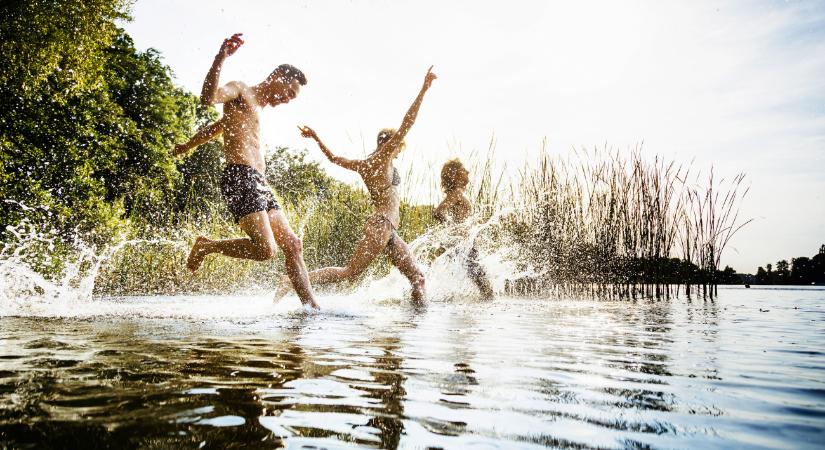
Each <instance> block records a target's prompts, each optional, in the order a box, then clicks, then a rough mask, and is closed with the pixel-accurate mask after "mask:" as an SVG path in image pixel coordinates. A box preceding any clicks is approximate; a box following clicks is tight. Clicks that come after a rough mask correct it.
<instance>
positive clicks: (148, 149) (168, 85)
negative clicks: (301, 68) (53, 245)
mask: <svg viewBox="0 0 825 450" xmlns="http://www.w3.org/2000/svg"><path fill="white" fill-rule="evenodd" d="M126 6H127V4H126V3H125V2H124V1H119V0H91V1H80V0H66V1H61V2H46V1H37V2H34V1H32V2H26V1H11V2H4V3H3V4H2V5H1V6H0V14H2V17H3V19H2V20H0V36H1V37H2V39H0V58H2V59H0V133H2V134H0V197H2V198H4V199H10V200H13V201H16V202H19V203H15V202H3V203H1V204H0V225H2V227H0V233H4V232H5V228H6V227H5V225H9V224H14V223H17V222H18V221H19V220H21V219H22V217H23V216H24V214H25V208H24V207H22V206H21V204H23V205H28V206H36V207H38V208H40V209H41V210H44V211H47V212H48V215H49V217H50V219H51V220H50V221H51V223H52V225H53V226H55V227H56V228H58V230H59V231H61V232H63V233H64V234H65V235H68V236H70V235H73V234H74V232H75V230H79V231H81V232H94V234H95V235H100V236H101V238H105V237H106V236H108V235H110V234H111V232H112V231H113V230H114V229H116V228H117V227H119V226H122V225H123V223H124V221H123V219H124V218H125V217H126V216H127V215H128V216H130V217H132V218H138V219H141V220H145V221H147V222H151V223H158V222H160V221H162V218H164V217H167V216H168V212H169V211H170V210H171V206H173V205H174V204H175V202H173V201H171V200H172V199H173V198H174V195H176V194H175V190H176V186H177V184H178V183H179V175H178V173H177V171H176V170H175V164H174V160H173V159H172V158H171V156H170V155H169V149H170V148H171V147H172V144H173V143H174V142H175V141H176V140H179V139H181V138H182V137H183V135H184V134H189V132H190V131H191V129H192V126H193V123H194V120H195V107H196V104H197V99H196V98H195V97H194V96H193V95H191V94H186V93H184V92H183V91H181V90H180V89H178V88H176V87H175V86H174V85H173V83H172V79H171V75H170V71H169V69H168V68H167V67H166V66H164V65H163V64H162V63H161V62H160V58H159V56H158V54H157V52H155V51H154V50H148V51H146V52H138V51H137V50H136V49H135V47H134V44H133V42H132V40H131V38H130V37H129V36H128V35H127V34H126V33H125V32H124V31H123V30H121V29H119V28H118V27H117V26H116V24H115V20H117V19H122V18H126V17H127V10H126Z"/></svg>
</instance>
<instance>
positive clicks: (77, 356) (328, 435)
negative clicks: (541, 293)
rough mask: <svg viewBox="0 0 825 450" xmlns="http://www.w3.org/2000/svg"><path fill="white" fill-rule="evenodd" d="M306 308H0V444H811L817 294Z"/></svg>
mask: <svg viewBox="0 0 825 450" xmlns="http://www.w3.org/2000/svg"><path fill="white" fill-rule="evenodd" d="M323 305H324V306H325V307H326V312H324V313H322V314H306V313H303V312H301V311H297V312H296V311H289V307H293V308H294V307H295V305H294V304H293V305H287V306H284V307H282V305H279V306H278V307H277V308H275V309H273V307H272V306H271V305H270V304H269V301H268V300H267V299H266V298H263V297H261V298H258V297H233V298H226V297H223V298H222V297H167V298H159V297H155V298H127V299H101V300H97V301H88V302H85V303H82V302H81V303H77V304H74V305H71V306H65V305H64V306H63V307H61V308H58V307H57V306H54V305H52V306H50V307H49V311H50V314H48V315H49V316H51V317H42V315H43V314H40V312H42V310H39V309H37V308H33V309H27V310H18V311H12V312H9V311H4V312H3V317H0V448H5V447H10V448H21V447H23V448H25V447H30V448H92V447H107V446H108V447H113V448H228V447H232V448H236V447H244V448H246V447H251V448H280V447H284V446H286V447H290V448H353V447H367V448H427V447H442V448H466V447H482V448H508V449H509V448H544V447H546V446H557V447H574V448H580V447H604V448H626V447H631V448H640V447H655V448H709V447H710V448H730V447H756V448H759V447H765V448H776V447H779V448H800V447H801V448H805V447H809V448H815V447H817V446H821V443H822V442H825V431H824V427H825V381H823V380H825V358H823V352H825V326H823V324H825V290H821V289H820V290H816V289H801V290H783V289H750V290H744V289H720V298H719V299H718V300H717V301H715V302H709V301H701V300H700V301H696V300H694V301H692V302H690V301H686V300H671V301H637V302H595V301H594V302H586V301H550V300H547V301H541V300H518V299H498V300H495V301H494V302H492V303H478V302H467V303H461V302H451V303H432V304H430V305H429V306H428V307H427V308H426V309H425V310H413V309H411V308H409V307H407V306H405V305H404V304H399V303H392V302H365V301H359V300H357V299H354V298H345V297H333V298H329V299H327V301H326V302H324V303H323ZM31 311H38V314H35V315H34V316H33V315H31V314H30V312H31ZM10 314H13V315H10Z"/></svg>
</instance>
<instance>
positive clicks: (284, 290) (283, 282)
mask: <svg viewBox="0 0 825 450" xmlns="http://www.w3.org/2000/svg"><path fill="white" fill-rule="evenodd" d="M291 290H292V282H291V281H289V277H288V276H286V275H281V279H280V280H278V287H277V289H275V297H274V298H273V299H272V303H278V302H279V301H281V299H282V298H284V297H286V294H289V291H291ZM313 306H314V307H315V308H316V309H317V308H318V305H313Z"/></svg>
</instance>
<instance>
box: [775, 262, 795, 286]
mask: <svg viewBox="0 0 825 450" xmlns="http://www.w3.org/2000/svg"><path fill="white" fill-rule="evenodd" d="M774 277H775V281H774V282H775V283H776V284H788V283H790V281H791V271H790V265H789V264H788V261H787V260H785V259H783V260H781V261H779V262H777V263H776V273H775V274H774Z"/></svg>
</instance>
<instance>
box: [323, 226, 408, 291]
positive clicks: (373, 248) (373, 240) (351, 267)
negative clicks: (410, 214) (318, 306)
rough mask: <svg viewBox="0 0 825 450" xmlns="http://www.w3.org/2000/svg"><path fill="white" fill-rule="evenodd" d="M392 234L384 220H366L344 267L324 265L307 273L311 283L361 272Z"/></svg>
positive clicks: (339, 278)
mask: <svg viewBox="0 0 825 450" xmlns="http://www.w3.org/2000/svg"><path fill="white" fill-rule="evenodd" d="M390 236H392V226H391V225H390V223H389V222H387V221H386V220H372V219H370V220H369V221H367V224H366V225H365V226H364V237H362V238H361V240H360V241H358V244H357V245H356V246H355V252H354V253H353V254H352V258H351V259H350V261H349V263H348V264H347V265H346V266H345V267H324V268H323V269H318V270H313V271H312V272H310V273H309V281H310V282H311V283H312V284H326V283H336V282H339V281H343V280H347V279H351V278H355V277H357V276H358V275H360V274H361V272H363V271H364V270H365V269H366V268H367V267H369V265H370V263H372V261H373V260H374V259H375V257H376V256H378V255H379V254H381V252H382V251H383V250H384V248H385V247H386V246H387V241H389V240H390Z"/></svg>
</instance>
